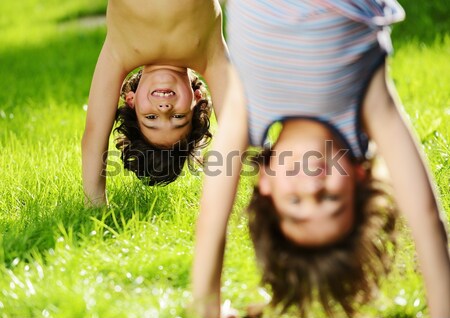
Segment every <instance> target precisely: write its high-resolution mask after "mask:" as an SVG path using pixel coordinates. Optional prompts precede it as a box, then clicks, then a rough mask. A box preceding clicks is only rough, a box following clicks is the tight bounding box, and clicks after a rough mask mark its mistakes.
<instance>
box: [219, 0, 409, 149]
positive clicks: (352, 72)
mask: <svg viewBox="0 0 450 318" xmlns="http://www.w3.org/2000/svg"><path fill="white" fill-rule="evenodd" d="M227 13H228V30H227V31H228V44H229V47H230V54H231V58H232V60H233V62H234V63H235V65H236V67H237V69H238V72H239V74H240V76H241V79H242V81H243V83H244V87H245V91H246V95H247V100H248V111H249V129H250V131H249V134H250V142H251V144H253V145H263V144H264V143H265V140H266V136H267V131H268V128H269V126H270V125H271V124H272V123H274V122H277V121H283V120H285V119H287V118H311V119H314V120H318V121H320V122H323V123H325V124H327V125H328V126H329V127H331V128H332V129H333V131H335V132H336V133H337V134H338V135H339V136H340V137H341V138H342V140H343V141H344V143H345V144H346V145H347V147H348V148H349V150H350V152H351V153H352V155H353V156H354V157H355V158H362V157H364V154H365V152H366V150H367V138H366V136H365V135H364V134H363V132H362V130H361V127H360V121H359V117H360V116H359V111H360V105H361V102H362V98H363V96H364V92H365V89H366V87H367V85H368V82H369V80H370V78H371V76H372V75H373V73H374V71H375V70H376V68H377V67H378V66H379V65H380V64H381V63H383V62H384V59H385V55H386V54H387V53H389V52H390V51H391V46H390V36H389V30H388V26H389V25H390V24H392V23H394V22H397V21H400V20H402V19H403V18H404V11H403V9H402V8H401V7H400V5H399V4H398V3H397V2H395V0H384V1H382V0H379V1H375V0H372V1H371V0H347V1H339V0H334V1H333V0H330V1H327V0H306V1H300V0H272V1H269V0H229V1H228V6H227Z"/></svg>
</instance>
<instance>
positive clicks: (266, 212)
mask: <svg viewBox="0 0 450 318" xmlns="http://www.w3.org/2000/svg"><path fill="white" fill-rule="evenodd" d="M367 170H368V174H367V175H368V177H367V178H366V180H365V181H363V182H361V183H358V184H356V185H355V193H356V195H355V196H356V199H355V210H354V211H355V223H354V225H353V229H352V231H351V232H350V233H349V234H348V235H347V236H346V237H345V238H344V239H342V240H340V241H339V242H336V243H335V244H333V245H328V246H324V247H320V248H308V247H304V246H299V245H298V244H296V243H294V242H292V241H291V240H289V239H288V238H287V237H286V236H285V235H284V234H283V232H282V231H281V229H280V225H279V219H278V217H277V214H276V210H275V206H274V204H273V202H272V199H271V197H270V196H264V195H261V193H260V192H259V189H258V187H257V186H256V187H255V188H254V192H253V197H252V199H251V202H250V205H249V207H248V213H249V229H250V235H251V238H252V241H253V244H254V247H255V252H256V257H257V261H258V263H259V265H260V267H261V269H262V282H263V283H264V284H268V285H270V287H271V289H272V293H273V297H272V303H271V304H272V305H273V306H274V307H281V311H282V312H284V311H286V310H287V309H288V308H289V307H291V306H296V307H297V308H298V310H299V311H300V312H301V313H302V315H306V312H307V310H308V308H310V305H311V304H312V302H313V301H315V300H317V301H318V302H319V303H320V304H321V305H322V307H323V309H324V310H325V312H326V313H327V315H328V316H330V317H334V315H335V313H336V310H337V307H339V306H340V307H341V308H342V309H343V310H344V311H345V313H346V314H347V316H349V317H351V316H353V315H354V313H355V312H356V309H357V307H358V306H359V305H361V304H364V303H366V302H368V301H369V300H370V299H371V298H372V297H373V292H374V291H376V290H377V288H378V286H379V283H380V278H381V277H382V276H383V275H385V274H387V273H388V272H389V270H390V267H391V263H392V257H391V256H393V253H394V250H395V247H396V244H395V220H396V208H395V204H394V202H393V199H392V197H391V195H390V190H389V187H388V186H387V185H386V183H384V182H381V181H379V180H376V179H375V178H374V177H373V176H372V174H371V169H369V168H368V169H367Z"/></svg>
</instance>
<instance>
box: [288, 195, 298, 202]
mask: <svg viewBox="0 0 450 318" xmlns="http://www.w3.org/2000/svg"><path fill="white" fill-rule="evenodd" d="M288 201H289V203H290V204H299V203H300V198H299V197H298V196H296V195H292V196H290V197H289V198H288Z"/></svg>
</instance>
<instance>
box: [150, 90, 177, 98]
mask: <svg viewBox="0 0 450 318" xmlns="http://www.w3.org/2000/svg"><path fill="white" fill-rule="evenodd" d="M152 95H153V96H156V97H170V96H173V95H175V93H174V92H172V91H171V92H157V91H154V92H153V93H152Z"/></svg>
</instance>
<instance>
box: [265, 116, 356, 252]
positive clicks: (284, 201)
mask: <svg viewBox="0 0 450 318" xmlns="http://www.w3.org/2000/svg"><path fill="white" fill-rule="evenodd" d="M327 142H328V145H330V142H332V146H328V147H327V146H326V145H327ZM273 150H274V155H273V156H272V157H271V158H270V163H269V165H267V166H264V167H263V168H262V169H261V174H260V180H259V189H260V192H261V194H262V195H266V196H271V198H272V200H273V204H274V206H275V208H276V210H277V214H278V218H279V220H280V228H281V230H282V232H283V233H284V234H285V235H286V236H287V237H288V238H289V239H291V240H292V241H294V242H296V243H298V244H300V245H304V246H322V245H327V244H332V243H334V242H336V241H338V240H340V239H341V238H342V237H344V236H345V235H346V234H348V233H349V232H350V231H351V229H352V227H353V222H354V200H355V184H356V180H357V178H359V175H360V172H359V169H360V168H359V167H358V166H356V165H354V164H352V162H351V160H350V158H349V156H348V154H347V155H340V153H339V152H342V149H341V147H340V143H339V142H338V141H337V140H336V138H335V137H334V136H333V134H332V133H331V131H330V130H329V129H328V128H327V127H326V126H324V125H323V124H320V123H317V122H313V121H311V120H305V119H299V120H291V121H288V122H286V123H285V124H284V128H283V131H282V132H281V134H280V137H279V139H278V141H277V143H276V144H275V146H274V148H273ZM326 151H328V152H331V153H328V154H327V153H326ZM330 158H339V159H338V160H337V161H336V162H335V163H332V162H330V161H331V160H328V159H330Z"/></svg>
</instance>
